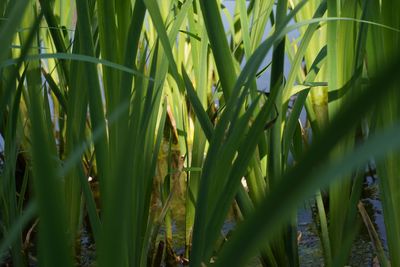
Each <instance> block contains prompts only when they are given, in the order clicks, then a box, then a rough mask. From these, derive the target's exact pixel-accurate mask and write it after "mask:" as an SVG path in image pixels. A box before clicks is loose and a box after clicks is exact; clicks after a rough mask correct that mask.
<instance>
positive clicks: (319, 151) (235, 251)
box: [216, 57, 400, 266]
mask: <svg viewBox="0 0 400 267" xmlns="http://www.w3.org/2000/svg"><path fill="white" fill-rule="evenodd" d="M399 67H400V58H399V57H397V58H396V61H395V63H394V64H392V65H390V67H389V68H387V69H386V70H385V71H383V72H382V73H381V75H380V76H379V77H377V78H376V79H375V80H374V81H373V82H372V83H371V85H370V86H369V87H368V89H366V90H364V91H363V92H362V93H361V94H360V95H359V97H358V99H356V100H355V101H352V103H350V104H351V105H350V104H349V105H346V106H345V107H343V108H342V109H341V110H340V111H339V112H338V113H337V115H336V116H335V118H334V119H333V120H332V122H331V123H330V124H329V125H328V126H327V128H326V129H325V131H324V132H323V133H322V134H321V136H320V137H317V140H315V142H314V144H313V145H312V146H311V147H310V149H309V150H308V152H307V153H306V155H305V156H304V157H303V159H302V162H301V163H299V164H298V165H296V166H294V167H293V168H292V169H290V170H289V171H287V172H286V174H285V175H284V176H283V177H282V179H281V180H280V181H281V182H280V183H279V184H277V185H276V187H275V190H273V191H271V194H270V195H268V196H267V197H266V199H265V200H264V201H263V202H262V203H261V205H260V206H259V207H258V208H257V209H256V210H255V212H254V214H253V215H252V216H251V217H250V218H249V219H248V220H247V221H245V222H244V223H243V224H242V225H241V226H240V227H239V228H238V230H237V232H236V233H235V235H234V236H233V237H232V239H231V240H230V241H229V242H228V243H227V245H226V247H224V249H223V251H222V252H221V255H220V257H219V259H218V261H217V264H216V266H243V264H245V263H246V260H248V259H249V258H250V257H251V256H252V255H253V254H254V253H255V251H256V249H257V248H258V247H259V245H260V243H261V242H265V240H266V238H268V239H270V238H271V237H272V235H273V233H274V232H275V231H274V230H277V229H278V227H279V224H280V223H283V222H285V221H286V220H288V219H289V217H290V214H291V213H292V212H293V210H294V209H295V208H296V207H297V203H298V201H301V200H303V199H305V198H306V197H308V196H309V195H310V194H312V193H313V191H314V190H316V189H317V188H319V187H323V186H326V185H328V184H329V183H330V182H331V180H332V179H333V178H335V177H338V175H340V174H343V173H346V172H348V171H350V170H352V169H353V168H354V167H356V166H359V165H360V164H362V163H364V162H366V161H368V160H369V158H370V155H371V154H374V155H375V157H376V158H380V157H382V156H383V155H384V154H385V153H387V152H388V151H389V150H392V149H394V148H395V147H398V146H399V145H400V139H399V138H397V135H398V131H399V127H400V126H399V124H397V125H395V126H394V127H393V128H390V129H388V130H387V131H386V132H384V133H382V134H380V135H378V136H377V137H376V138H374V139H370V140H369V141H368V142H366V143H365V144H364V145H363V146H361V147H359V148H358V149H356V150H354V151H353V152H349V153H348V154H346V156H344V157H343V158H342V159H339V160H338V161H336V162H335V163H334V164H333V163H332V164H331V163H330V162H327V163H326V160H327V159H328V155H329V152H330V151H332V149H333V148H334V147H335V145H336V144H337V143H338V142H339V140H340V139H341V138H343V137H344V136H345V135H346V134H347V133H348V132H349V131H350V130H351V129H352V128H353V127H354V125H355V122H357V121H359V120H361V118H362V117H363V116H364V115H365V114H366V113H367V112H368V111H370V110H371V108H372V107H373V106H375V105H376V103H377V102H381V101H382V100H384V99H385V97H387V96H388V93H390V91H391V89H390V87H389V86H385V87H381V88H384V89H383V90H380V91H379V92H378V91H377V90H375V88H376V86H381V85H382V84H385V85H389V84H390V83H393V82H394V81H395V80H396V79H398V77H396V74H395V73H396V71H397V69H398V68H399ZM387 140H391V141H392V142H387ZM315 166H317V168H316V167H315ZM298 177H302V179H298ZM282 195H285V196H287V197H286V198H284V199H282V198H281V196H282ZM278 200H279V201H278ZM276 203H280V204H279V206H276ZM265 210H268V211H269V212H268V214H266V213H265ZM252 229H258V231H257V232H256V231H252ZM243 243H245V244H246V247H243ZM231 255H236V257H231Z"/></svg>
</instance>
